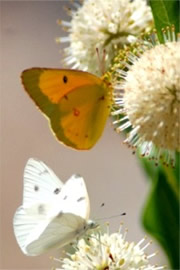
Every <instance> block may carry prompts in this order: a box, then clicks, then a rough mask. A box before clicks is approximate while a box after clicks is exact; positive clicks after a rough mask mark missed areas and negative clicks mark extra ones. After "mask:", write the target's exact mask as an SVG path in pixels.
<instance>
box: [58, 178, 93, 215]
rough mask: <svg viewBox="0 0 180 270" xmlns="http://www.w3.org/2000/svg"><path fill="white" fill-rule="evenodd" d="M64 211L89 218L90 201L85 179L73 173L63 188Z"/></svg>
mask: <svg viewBox="0 0 180 270" xmlns="http://www.w3.org/2000/svg"><path fill="white" fill-rule="evenodd" d="M61 195H62V200H63V213H72V214H74V215H77V216H80V217H82V218H83V219H85V220H88V219H89V214H90V203H89V197H88V193H87V189H86V185H85V182H84V179H83V178H82V177H81V176H79V175H76V174H75V175H72V176H71V178H70V179H69V180H68V181H67V182H66V183H65V184H64V186H63V189H62V194H61Z"/></svg>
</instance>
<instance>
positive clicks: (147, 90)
mask: <svg viewBox="0 0 180 270" xmlns="http://www.w3.org/2000/svg"><path fill="white" fill-rule="evenodd" d="M173 31H174V30H173V29H172V31H170V30H169V29H167V36H169V37H171V39H168V38H167V36H166V34H165V33H164V38H165V39H166V42H165V44H159V43H157V44H154V41H153V43H150V42H143V43H141V45H140V44H139V51H137V54H136V55H133V54H132V53H129V56H128V59H127V61H126V64H125V66H126V68H127V70H128V71H124V70H122V71H121V70H119V74H120V76H119V77H120V79H121V81H120V83H119V82H117V84H116V86H115V88H116V90H115V99H114V101H115V106H116V111H115V112H114V113H113V114H115V115H116V116H118V115H119V114H120V113H123V114H124V117H123V118H121V119H120V120H119V121H115V123H116V124H117V131H120V130H124V129H126V128H130V129H131V131H130V132H129V134H128V136H127V139H126V140H125V142H126V143H127V144H128V145H130V146H132V147H133V148H134V149H136V148H137V147H139V148H140V151H141V154H142V155H143V156H144V155H145V156H149V157H150V158H153V159H156V161H157V163H158V160H159V159H160V158H162V159H163V160H164V163H165V164H169V163H171V164H172V165H173V166H174V158H175V151H179V150H180V127H179V124H180V123H179V117H180V114H179V113H180V42H178V41H176V40H175V34H174V32H173Z"/></svg>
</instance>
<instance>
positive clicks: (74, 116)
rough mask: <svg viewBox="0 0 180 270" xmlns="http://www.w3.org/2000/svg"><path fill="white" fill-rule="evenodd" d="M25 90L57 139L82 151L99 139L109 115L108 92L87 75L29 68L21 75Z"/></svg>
mask: <svg viewBox="0 0 180 270" xmlns="http://www.w3.org/2000/svg"><path fill="white" fill-rule="evenodd" d="M21 77H22V83H23V85H24V88H25V90H26V91H27V92H28V94H29V95H30V97H31V98H32V99H33V100H34V102H35V103H36V105H37V106H38V107H39V109H40V110H41V111H42V112H43V113H44V114H45V115H46V116H47V117H48V118H49V120H50V125H51V128H52V130H53V132H54V134H55V135H56V137H57V139H58V140H59V141H61V142H62V143H64V144H65V145H68V146H70V147H73V148H75V149H81V150H86V149H89V148H91V147H93V145H94V144H95V143H96V142H97V140H98V139H99V137H100V136H101V134H102V132H103V130H104V126H105V123H106V120H107V117H108V115H109V111H110V104H111V97H110V89H109V87H108V86H107V84H106V83H105V82H104V81H103V80H102V79H101V78H98V77H96V76H95V75H92V74H90V73H87V72H83V71H76V70H63V69H47V68H32V69H27V70H25V71H23V72H22V76H21Z"/></svg>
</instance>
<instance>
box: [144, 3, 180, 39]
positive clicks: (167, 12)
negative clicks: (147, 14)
mask: <svg viewBox="0 0 180 270" xmlns="http://www.w3.org/2000/svg"><path fill="white" fill-rule="evenodd" d="M149 2H150V6H151V9H152V13H153V17H154V22H155V27H156V30H157V34H158V37H159V40H160V42H161V43H163V35H162V31H161V30H162V28H165V27H167V26H172V25H174V26H175V32H176V33H179V31H180V23H179V22H180V12H179V11H180V7H179V6H180V2H179V1H178V0H150V1H149Z"/></svg>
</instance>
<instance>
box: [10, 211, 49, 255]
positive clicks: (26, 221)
mask: <svg viewBox="0 0 180 270" xmlns="http://www.w3.org/2000/svg"><path fill="white" fill-rule="evenodd" d="M33 208H34V207H32V208H30V209H24V208H23V206H20V207H19V208H18V209H17V211H16V213H15V215H14V221H13V226H14V233H15V236H16V240H17V242H18V244H19V246H20V248H21V250H22V251H23V253H24V254H26V255H29V254H28V252H27V250H26V248H27V239H28V238H30V237H31V236H32V235H33V234H34V233H36V234H37V237H38V236H39V235H40V234H41V232H42V231H44V229H45V228H46V227H47V226H48V224H49V222H50V220H49V219H47V218H45V217H44V216H40V215H37V214H30V213H28V210H29V211H30V212H33V211H34V210H35V211H36V209H33Z"/></svg>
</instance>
